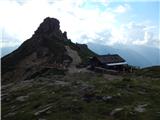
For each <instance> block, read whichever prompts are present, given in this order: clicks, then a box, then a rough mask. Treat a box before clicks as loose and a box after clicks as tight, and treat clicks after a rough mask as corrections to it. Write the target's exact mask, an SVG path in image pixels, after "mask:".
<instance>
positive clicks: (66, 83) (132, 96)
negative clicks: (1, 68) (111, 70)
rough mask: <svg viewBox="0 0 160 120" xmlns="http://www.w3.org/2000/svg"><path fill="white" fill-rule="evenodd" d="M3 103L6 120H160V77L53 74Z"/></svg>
mask: <svg viewBox="0 0 160 120" xmlns="http://www.w3.org/2000/svg"><path fill="white" fill-rule="evenodd" d="M1 99H2V105H1V106H2V120H159V119H160V78H150V77H144V76H135V75H109V74H100V73H94V72H78V73H72V74H71V73H66V71H56V70H54V69H50V70H49V71H47V72H45V73H43V74H41V75H40V76H37V77H36V78H34V79H28V80H24V81H21V82H19V81H18V82H16V81H15V82H12V83H7V84H5V85H2V96H1Z"/></svg>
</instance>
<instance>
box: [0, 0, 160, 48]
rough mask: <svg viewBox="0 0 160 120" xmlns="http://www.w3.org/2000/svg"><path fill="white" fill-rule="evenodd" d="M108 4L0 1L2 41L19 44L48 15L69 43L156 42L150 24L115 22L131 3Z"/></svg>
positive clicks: (88, 0) (56, 0) (61, 0)
mask: <svg viewBox="0 0 160 120" xmlns="http://www.w3.org/2000/svg"><path fill="white" fill-rule="evenodd" d="M110 3H111V2H109V1H108V0H101V1H100V2H97V0H78V1H75V0H38V3H37V0H3V1H0V28H1V29H0V32H1V33H2V29H5V32H6V33H7V34H4V33H2V34H3V36H10V37H8V38H7V37H3V40H2V41H8V43H13V45H14V44H20V43H22V42H23V41H24V40H26V39H28V38H30V37H31V36H32V34H33V33H34V31H35V30H36V28H37V27H38V26H39V24H40V23H41V22H42V21H43V19H44V18H45V17H48V16H50V17H55V18H57V19H59V20H60V24H61V25H60V26H61V30H62V31H67V34H68V37H69V38H70V39H72V41H73V42H80V43H87V42H96V43H101V44H107V45H115V44H117V43H118V44H119V43H120V44H139V45H144V44H149V43H150V41H153V42H151V43H152V44H153V43H154V45H156V43H157V42H155V41H158V40H159V39H158V38H157V37H155V36H156V35H155V34H153V33H154V31H156V29H157V28H156V27H155V26H154V25H146V24H140V23H136V22H130V21H129V23H128V22H125V24H124V23H123V22H121V23H119V19H120V18H121V19H122V18H123V15H124V14H122V13H126V12H128V10H130V8H131V6H130V5H128V4H122V3H120V4H115V5H116V7H112V6H111V5H110ZM112 4H113V3H112ZM88 5H90V6H94V7H89V6H88ZM104 7H105V9H104ZM119 15H122V16H119ZM124 18H125V17H124ZM152 34H153V35H152ZM3 43H4V42H3ZM5 43H7V42H5ZM5 45H7V44H4V46H5ZM8 45H11V44H8Z"/></svg>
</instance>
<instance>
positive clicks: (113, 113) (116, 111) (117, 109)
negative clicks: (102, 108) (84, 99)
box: [110, 108, 123, 116]
mask: <svg viewBox="0 0 160 120" xmlns="http://www.w3.org/2000/svg"><path fill="white" fill-rule="evenodd" d="M122 110H123V108H116V109H114V110H112V112H111V113H110V115H111V116H113V115H115V114H116V113H118V112H120V111H122Z"/></svg>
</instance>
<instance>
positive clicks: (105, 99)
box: [102, 96, 113, 101]
mask: <svg viewBox="0 0 160 120" xmlns="http://www.w3.org/2000/svg"><path fill="white" fill-rule="evenodd" d="M112 98H113V97H112V96H103V97H102V100H104V101H107V100H111V99H112Z"/></svg>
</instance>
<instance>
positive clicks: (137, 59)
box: [87, 43, 160, 68]
mask: <svg viewBox="0 0 160 120" xmlns="http://www.w3.org/2000/svg"><path fill="white" fill-rule="evenodd" d="M87 45H88V47H89V48H90V49H91V50H93V51H94V52H96V53H98V54H101V55H102V54H119V55H120V56H122V57H123V58H124V59H125V60H126V61H127V62H128V64H130V65H133V66H137V67H141V68H143V67H148V66H154V65H160V49H158V48H154V47H147V46H133V45H130V46H125V45H116V46H113V47H110V46H106V45H100V44H96V43H87Z"/></svg>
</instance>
